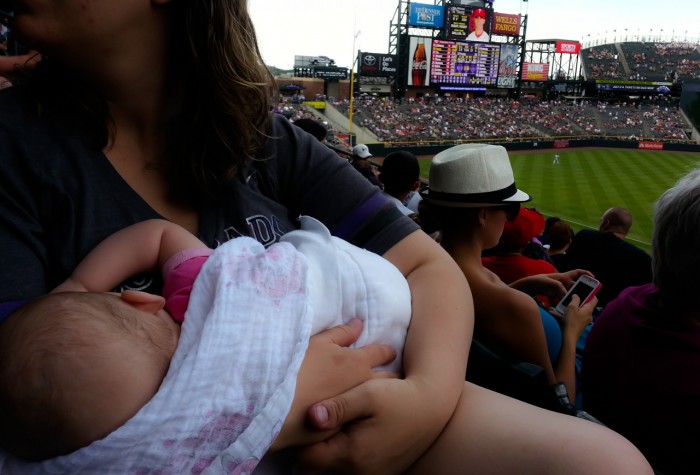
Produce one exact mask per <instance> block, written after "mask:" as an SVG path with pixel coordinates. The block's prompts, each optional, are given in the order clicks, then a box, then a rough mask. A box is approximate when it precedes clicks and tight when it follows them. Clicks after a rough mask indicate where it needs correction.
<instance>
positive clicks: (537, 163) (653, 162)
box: [420, 148, 700, 251]
mask: <svg viewBox="0 0 700 475" xmlns="http://www.w3.org/2000/svg"><path fill="white" fill-rule="evenodd" d="M555 153H559V157H560V160H559V164H558V165H555V164H553V163H552V162H553V158H554V154H555ZM510 159H511V164H512V166H513V171H514V173H515V181H516V183H517V185H518V188H520V189H522V190H523V191H526V192H527V193H529V194H530V195H532V197H533V200H532V201H531V202H530V203H528V204H527V206H528V207H535V208H537V210H538V211H539V212H541V213H542V214H544V215H545V216H559V217H560V218H562V219H564V220H565V221H567V222H568V223H569V224H571V226H572V227H573V228H574V230H575V231H578V230H579V229H582V228H597V227H598V224H599V219H600V216H601V215H602V214H603V212H604V211H605V210H606V209H608V208H611V207H614V206H622V207H625V208H627V209H629V210H630V211H631V212H632V214H633V216H634V225H633V226H632V229H631V230H630V233H629V234H628V236H627V239H628V240H630V241H631V242H632V243H634V244H636V245H637V246H639V247H641V248H643V249H645V250H647V251H649V250H650V242H651V233H652V228H653V205H654V202H655V201H656V199H657V198H658V197H659V195H660V194H661V193H663V192H664V191H665V190H667V189H668V188H670V187H671V186H673V184H674V183H675V182H676V180H678V179H679V178H680V177H681V176H682V175H683V174H685V173H686V172H687V171H689V170H691V169H693V168H696V167H698V166H700V153H687V152H663V151H642V150H636V149H583V148H582V149H564V150H546V151H542V152H520V153H519V152H511V153H510ZM420 165H421V176H423V177H425V178H428V171H429V168H430V161H429V160H421V161H420Z"/></svg>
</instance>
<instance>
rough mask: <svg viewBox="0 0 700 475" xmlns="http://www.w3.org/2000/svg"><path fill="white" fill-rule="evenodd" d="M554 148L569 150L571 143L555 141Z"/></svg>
mask: <svg viewBox="0 0 700 475" xmlns="http://www.w3.org/2000/svg"><path fill="white" fill-rule="evenodd" d="M553 145H554V148H569V145H570V144H569V141H568V140H555V141H554V144H553Z"/></svg>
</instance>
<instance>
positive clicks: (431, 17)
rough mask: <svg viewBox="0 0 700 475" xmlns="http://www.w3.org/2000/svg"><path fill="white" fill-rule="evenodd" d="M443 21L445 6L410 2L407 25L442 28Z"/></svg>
mask: <svg viewBox="0 0 700 475" xmlns="http://www.w3.org/2000/svg"><path fill="white" fill-rule="evenodd" d="M444 23H445V7H443V6H439V5H429V4H425V3H413V2H411V4H410V8H409V11H408V25H409V26H422V27H426V28H442V26H443V24H444Z"/></svg>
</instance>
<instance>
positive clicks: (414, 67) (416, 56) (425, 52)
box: [408, 36, 430, 86]
mask: <svg viewBox="0 0 700 475" xmlns="http://www.w3.org/2000/svg"><path fill="white" fill-rule="evenodd" d="M410 51H412V52H413V55H412V59H411V66H410V68H409V69H410V71H409V78H408V85H409V86H427V85H428V66H429V58H430V39H429V38H421V37H415V36H414V37H411V42H410Z"/></svg>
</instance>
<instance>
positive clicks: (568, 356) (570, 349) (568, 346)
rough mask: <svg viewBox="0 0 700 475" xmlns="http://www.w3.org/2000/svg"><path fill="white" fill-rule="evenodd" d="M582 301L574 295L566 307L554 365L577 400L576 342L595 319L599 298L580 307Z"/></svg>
mask: <svg viewBox="0 0 700 475" xmlns="http://www.w3.org/2000/svg"><path fill="white" fill-rule="evenodd" d="M580 302H581V301H580V299H579V296H578V295H573V296H572V297H571V302H569V305H568V306H567V307H566V313H564V316H563V317H562V321H563V325H562V331H561V336H562V342H561V350H560V351H559V358H557V362H556V364H555V366H554V371H555V373H556V374H557V376H558V378H559V380H560V381H563V382H564V384H565V385H566V389H567V392H568V393H569V398H570V399H571V400H572V401H575V400H576V343H577V342H578V339H579V337H580V336H581V334H582V333H583V331H584V330H585V329H586V326H587V325H588V324H589V323H591V321H592V320H593V310H594V309H595V306H596V305H597V304H598V299H597V298H596V297H594V298H593V299H591V300H590V301H589V302H587V303H586V304H585V305H582V306H581V307H579V304H580Z"/></svg>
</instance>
